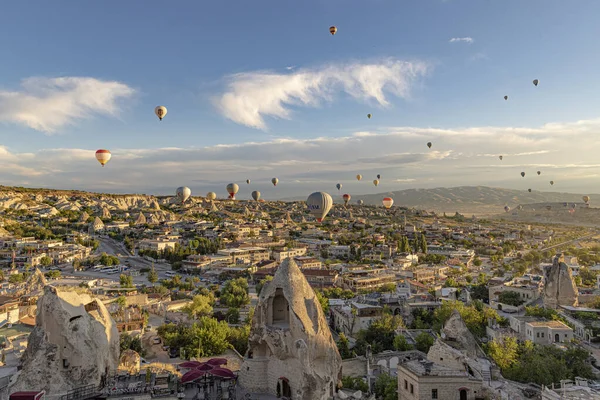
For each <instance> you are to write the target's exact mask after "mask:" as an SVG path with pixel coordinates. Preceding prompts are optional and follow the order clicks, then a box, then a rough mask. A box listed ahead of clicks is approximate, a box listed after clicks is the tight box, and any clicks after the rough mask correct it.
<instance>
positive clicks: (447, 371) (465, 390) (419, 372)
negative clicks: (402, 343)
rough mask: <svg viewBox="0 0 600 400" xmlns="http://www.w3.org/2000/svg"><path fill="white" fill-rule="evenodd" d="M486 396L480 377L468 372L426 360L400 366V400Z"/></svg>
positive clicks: (466, 399) (469, 399) (470, 399)
mask: <svg viewBox="0 0 600 400" xmlns="http://www.w3.org/2000/svg"><path fill="white" fill-rule="evenodd" d="M484 398H485V396H484V393H483V388H482V384H481V380H479V379H474V378H473V377H472V376H470V375H469V374H468V373H467V372H465V371H461V370H456V369H452V368H448V367H444V366H442V365H439V364H436V363H434V362H431V361H425V360H420V361H419V360H413V361H409V362H406V363H404V364H400V365H398V400H430V399H438V400H478V399H484Z"/></svg>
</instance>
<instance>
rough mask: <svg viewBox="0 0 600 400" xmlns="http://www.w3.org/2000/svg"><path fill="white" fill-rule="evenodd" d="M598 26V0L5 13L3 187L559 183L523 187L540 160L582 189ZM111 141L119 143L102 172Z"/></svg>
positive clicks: (49, 8) (10, 6)
mask: <svg viewBox="0 0 600 400" xmlns="http://www.w3.org/2000/svg"><path fill="white" fill-rule="evenodd" d="M597 15H600V2H598V1H594V0H582V1H578V2H577V4H571V3H570V2H565V1H559V0H527V1H522V0H505V1H481V0H470V1H467V0H446V1H442V0H420V1H410V2H409V1H397V0H370V1H369V2H364V1H358V0H328V1H312V0H306V1H302V2H287V1H284V2H282V1H275V0H264V1H256V2H247V1H231V2H206V1H203V2H199V1H183V0H182V1H178V2H173V4H168V3H165V2H159V1H153V0H147V1H133V0H132V1H127V2H123V1H119V2H117V1H110V0H107V1H103V2H80V3H79V4H78V3H76V2H72V1H62V0H56V1H53V2H42V1H38V2H10V3H7V4H6V5H5V6H3V13H2V15H0V35H1V37H2V38H3V39H2V48H3V56H2V62H1V63H0V145H2V146H3V153H0V172H1V173H2V175H3V176H4V177H5V178H4V182H3V183H5V184H23V185H28V186H50V187H60V188H76V189H83V190H103V191H114V192H150V193H168V192H171V191H172V189H171V187H173V189H174V188H175V187H177V186H179V185H182V184H186V185H188V186H190V187H191V188H192V191H193V192H194V194H204V193H205V192H206V191H208V190H219V191H220V192H223V190H222V187H223V186H224V185H225V184H227V183H228V182H229V181H236V182H240V181H243V180H245V179H246V177H248V178H250V179H253V181H255V182H256V187H255V188H258V189H261V188H263V190H269V191H272V192H273V193H270V194H271V195H272V196H273V197H277V196H284V197H285V196H288V195H298V194H301V193H304V192H308V191H311V190H313V189H314V190H329V188H330V187H333V186H334V185H335V183H337V181H340V182H346V183H347V184H348V185H347V187H348V188H349V189H351V190H352V191H354V192H356V193H368V192H374V191H375V188H374V187H373V186H368V185H367V184H361V185H359V184H358V183H357V182H353V181H352V177H353V176H354V175H355V174H356V173H362V174H363V175H364V176H365V178H364V180H363V181H366V182H370V181H371V180H372V179H370V178H371V177H372V176H374V175H375V174H376V173H377V172H376V171H381V173H382V175H384V176H387V177H390V178H389V180H386V181H385V182H382V184H383V183H385V185H386V186H385V188H384V190H399V189H404V188H409V187H435V186H456V185H471V184H486V185H490V186H502V187H510V188H518V189H527V188H528V187H533V188H534V189H539V190H550V188H549V187H547V186H543V185H542V184H541V183H540V182H539V181H537V182H532V181H529V180H523V179H521V178H520V176H519V172H520V171H521V170H527V171H531V174H530V175H534V171H535V170H536V169H544V168H545V171H548V174H547V175H548V176H550V175H552V176H553V177H555V179H554V180H555V181H556V182H557V185H555V186H554V187H553V189H555V190H564V191H581V192H585V191H587V190H589V189H588V188H589V186H590V185H593V184H594V183H595V181H596V180H597V173H598V170H599V168H600V167H599V166H596V164H595V162H596V161H595V160H596V157H595V155H596V154H597V150H598V149H596V147H597V144H596V143H594V142H593V140H592V141H591V142H590V136H591V135H593V133H594V132H596V128H597V127H600V126H599V125H600V121H598V120H597V119H598V118H599V117H600V115H599V111H598V100H597V93H598V84H599V80H598V74H597V67H596V66H597V65H598V61H599V60H598V52H597V51H595V49H596V47H597V46H596V39H597V37H599V36H600V27H599V26H598V24H597V23H596V21H595V16H597ZM330 25H336V26H337V27H338V33H337V34H336V35H335V36H333V37H332V36H331V35H330V34H329V32H328V28H329V26H330ZM452 38H457V39H463V40H457V41H454V42H450V40H451V39H452ZM467 38H470V40H469V39H467ZM290 67H291V68H290ZM32 77H37V78H38V79H36V80H34V81H32V80H30V81H28V82H29V83H28V84H27V85H26V86H25V87H24V86H22V85H21V82H22V80H24V79H28V78H32ZM64 77H76V78H78V79H74V80H69V81H68V83H66V84H64V81H61V82H63V83H61V84H57V81H54V80H53V79H55V78H64ZM534 78H538V79H540V85H539V86H538V87H534V86H533V85H532V83H531V81H532V79H534ZM504 95H508V96H509V101H506V102H505V101H504V100H503V99H502V97H503V96H504ZM159 104H164V105H165V106H167V107H168V110H169V112H168V115H167V117H166V118H165V119H164V121H162V122H160V123H159V122H158V120H157V119H156V117H154V115H153V109H154V107H155V106H156V105H159ZM367 113H372V114H373V118H372V119H370V120H369V119H367V118H366V114H367ZM577 121H582V122H581V123H577ZM548 123H556V124H557V125H551V126H545V124H548ZM573 124H574V125H573ZM513 128H521V130H520V131H515V129H513ZM428 130H429V131H428ZM357 132H360V133H361V134H360V136H356V133H357ZM474 132H476V133H475V134H474ZM315 138H322V139H321V140H320V141H318V142H306V140H309V139H315ZM430 140H431V141H433V142H434V147H433V148H432V149H431V150H428V149H427V148H426V147H425V146H424V143H426V142H427V141H430ZM584 140H585V141H588V143H587V145H586V146H585V149H581V148H580V147H579V148H578V147H577V145H576V144H577V143H581V142H582V141H584ZM248 142H261V143H263V144H262V145H252V146H249V145H245V144H244V143H248ZM217 145H236V146H235V147H228V148H224V147H213V146H217ZM97 148H108V149H111V151H113V159H112V160H111V161H110V163H109V164H107V166H106V168H104V169H100V168H99V165H97V164H95V161H94V159H93V152H94V151H95V150H96V149H97ZM164 148H172V149H171V150H169V151H165V150H161V149H164ZM58 149H60V150H58ZM536 152H537V153H538V154H527V155H522V156H515V157H511V156H510V155H511V154H520V153H536ZM498 154H506V155H508V156H505V160H504V162H503V164H502V165H496V164H500V163H498V162H496V161H497V155H498ZM486 155H487V156H486ZM90 158H91V160H90ZM377 159H379V160H386V161H387V162H377V161H376V160H377ZM365 160H366V161H365ZM272 176H278V177H279V178H280V180H281V183H280V186H279V187H278V190H279V191H278V192H275V191H274V190H273V189H270V188H269V186H268V185H269V184H268V181H269V180H270V178H271V177H272ZM528 176H529V174H528ZM544 176H546V173H545V174H544ZM367 178H369V179H367ZM173 182H177V183H176V184H174V183H173ZM559 182H560V183H561V184H560V185H559V184H558V183H559ZM363 183H364V182H363ZM535 185H538V186H535ZM381 188H382V186H380V187H379V188H378V189H381ZM377 191H379V190H377ZM248 192H249V191H248ZM248 196H249V193H247V194H245V195H244V196H242V197H248Z"/></svg>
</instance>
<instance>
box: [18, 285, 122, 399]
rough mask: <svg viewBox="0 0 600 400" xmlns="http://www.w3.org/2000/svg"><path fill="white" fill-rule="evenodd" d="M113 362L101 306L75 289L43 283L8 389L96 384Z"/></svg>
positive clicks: (110, 328)
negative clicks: (18, 368) (33, 321)
mask: <svg viewBox="0 0 600 400" xmlns="http://www.w3.org/2000/svg"><path fill="white" fill-rule="evenodd" d="M118 363H119V333H118V331H117V327H116V325H115V322H114V321H113V320H112V319H111V317H110V314H109V313H108V311H107V310H106V307H104V304H102V302H101V301H99V300H96V299H93V298H92V297H91V296H90V295H89V293H88V292H84V291H83V290H82V289H81V288H77V289H74V288H60V287H59V288H56V287H52V286H46V287H45V289H44V295H43V296H42V297H41V298H40V299H39V301H38V310H37V317H36V326H35V328H34V329H33V331H32V332H31V335H30V336H29V343H28V345H27V350H25V353H24V354H23V357H22V359H21V364H22V370H21V371H20V373H19V374H18V375H17V377H16V380H15V383H14V384H13V385H12V387H11V388H10V391H11V392H15V391H27V390H45V391H46V394H47V396H56V395H60V394H64V393H65V392H67V391H68V390H71V389H74V388H77V387H81V386H86V385H90V384H93V385H99V384H100V382H101V381H102V380H103V379H106V377H107V376H108V375H110V374H114V373H115V372H116V371H117V366H118Z"/></svg>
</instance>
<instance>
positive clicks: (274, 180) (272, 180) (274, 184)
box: [271, 178, 279, 186]
mask: <svg viewBox="0 0 600 400" xmlns="http://www.w3.org/2000/svg"><path fill="white" fill-rule="evenodd" d="M271 183H272V184H273V186H277V184H278V183H279V179H277V178H273V179H271Z"/></svg>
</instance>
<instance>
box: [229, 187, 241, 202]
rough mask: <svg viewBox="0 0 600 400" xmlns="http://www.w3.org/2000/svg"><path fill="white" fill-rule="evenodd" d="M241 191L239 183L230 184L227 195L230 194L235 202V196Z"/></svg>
mask: <svg viewBox="0 0 600 400" xmlns="http://www.w3.org/2000/svg"><path fill="white" fill-rule="evenodd" d="M238 190H240V187H239V186H238V184H237V183H230V184H229V185H227V193H229V198H230V199H232V200H235V195H236V193H237V192H238Z"/></svg>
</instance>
